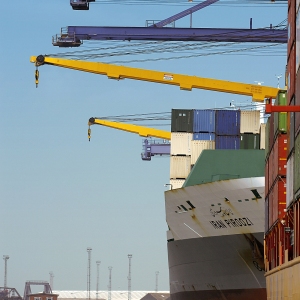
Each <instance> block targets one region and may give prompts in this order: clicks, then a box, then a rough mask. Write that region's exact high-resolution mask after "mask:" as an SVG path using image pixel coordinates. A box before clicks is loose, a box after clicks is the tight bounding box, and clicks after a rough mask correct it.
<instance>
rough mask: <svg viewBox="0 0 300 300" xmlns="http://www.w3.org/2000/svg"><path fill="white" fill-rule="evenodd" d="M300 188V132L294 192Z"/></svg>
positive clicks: (295, 161) (297, 138)
mask: <svg viewBox="0 0 300 300" xmlns="http://www.w3.org/2000/svg"><path fill="white" fill-rule="evenodd" d="M299 189H300V134H298V135H297V137H296V139H295V154H294V194H296V193H298V190H299Z"/></svg>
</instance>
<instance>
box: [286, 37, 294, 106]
mask: <svg viewBox="0 0 300 300" xmlns="http://www.w3.org/2000/svg"><path fill="white" fill-rule="evenodd" d="M295 61H296V44H295V43H294V44H293V45H292V48H291V52H290V55H289V58H288V64H287V66H288V69H287V73H288V87H287V95H288V103H290V101H291V99H292V98H293V96H294V94H295V78H296V63H295Z"/></svg>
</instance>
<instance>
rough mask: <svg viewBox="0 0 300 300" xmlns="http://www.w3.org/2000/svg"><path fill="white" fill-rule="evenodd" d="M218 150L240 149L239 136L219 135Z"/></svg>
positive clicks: (217, 138) (217, 140)
mask: <svg viewBox="0 0 300 300" xmlns="http://www.w3.org/2000/svg"><path fill="white" fill-rule="evenodd" d="M216 149H233V150H237V149H240V136H239V135H217V136H216Z"/></svg>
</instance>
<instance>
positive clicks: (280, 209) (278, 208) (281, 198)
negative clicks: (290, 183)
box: [269, 177, 286, 224]
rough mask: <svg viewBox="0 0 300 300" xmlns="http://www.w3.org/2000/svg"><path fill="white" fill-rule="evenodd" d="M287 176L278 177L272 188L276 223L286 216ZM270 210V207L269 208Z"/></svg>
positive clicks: (273, 214)
mask: <svg viewBox="0 0 300 300" xmlns="http://www.w3.org/2000/svg"><path fill="white" fill-rule="evenodd" d="M284 180H285V178H284V179H282V178H280V177H279V178H278V179H277V180H276V183H275V185H274V186H273V189H272V220H273V223H272V224H274V223H275V222H276V221H277V220H278V219H279V220H281V219H283V218H284V216H285V211H284V210H285V208H286V184H285V181H284ZM269 210H270V209H269Z"/></svg>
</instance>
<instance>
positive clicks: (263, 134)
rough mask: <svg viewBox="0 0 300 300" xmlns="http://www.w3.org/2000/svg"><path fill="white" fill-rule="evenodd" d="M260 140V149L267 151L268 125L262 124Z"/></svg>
mask: <svg viewBox="0 0 300 300" xmlns="http://www.w3.org/2000/svg"><path fill="white" fill-rule="evenodd" d="M259 138H260V141H259V148H260V149H266V123H262V124H260V130H259Z"/></svg>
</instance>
